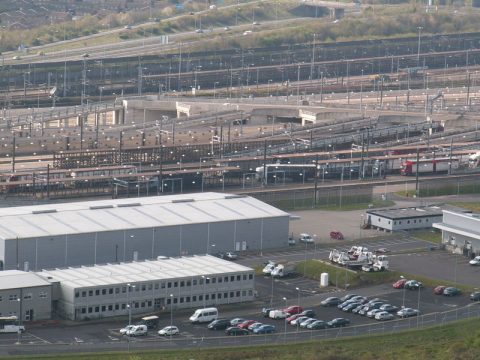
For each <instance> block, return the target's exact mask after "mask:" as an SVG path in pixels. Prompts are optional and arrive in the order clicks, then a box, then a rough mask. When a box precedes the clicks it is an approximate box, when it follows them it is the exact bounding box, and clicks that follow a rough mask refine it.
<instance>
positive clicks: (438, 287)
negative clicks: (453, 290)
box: [433, 285, 446, 295]
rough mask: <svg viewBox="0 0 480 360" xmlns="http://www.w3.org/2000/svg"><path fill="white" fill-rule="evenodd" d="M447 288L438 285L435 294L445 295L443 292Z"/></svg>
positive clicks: (434, 290)
mask: <svg viewBox="0 0 480 360" xmlns="http://www.w3.org/2000/svg"><path fill="white" fill-rule="evenodd" d="M445 288H446V286H444V285H438V286H436V287H435V288H434V289H433V293H434V294H435V295H443V290H445Z"/></svg>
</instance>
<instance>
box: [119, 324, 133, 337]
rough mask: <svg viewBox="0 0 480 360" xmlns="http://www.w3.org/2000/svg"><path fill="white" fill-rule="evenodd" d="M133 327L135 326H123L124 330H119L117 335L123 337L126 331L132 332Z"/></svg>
mask: <svg viewBox="0 0 480 360" xmlns="http://www.w3.org/2000/svg"><path fill="white" fill-rule="evenodd" d="M134 326H135V325H127V326H125V327H124V328H121V329H120V330H119V333H120V334H122V335H125V334H126V333H127V331H130V330H132V329H133V327H134Z"/></svg>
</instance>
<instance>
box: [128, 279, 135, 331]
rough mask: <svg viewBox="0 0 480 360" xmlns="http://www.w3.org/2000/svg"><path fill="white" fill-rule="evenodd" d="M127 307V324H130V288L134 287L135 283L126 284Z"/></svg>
mask: <svg viewBox="0 0 480 360" xmlns="http://www.w3.org/2000/svg"><path fill="white" fill-rule="evenodd" d="M127 286H128V289H127V307H128V325H132V304H131V303H130V290H131V289H132V288H133V289H135V285H132V284H130V283H128V284H127Z"/></svg>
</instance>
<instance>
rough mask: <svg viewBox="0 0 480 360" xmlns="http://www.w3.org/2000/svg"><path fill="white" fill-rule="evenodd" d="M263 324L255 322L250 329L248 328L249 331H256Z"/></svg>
mask: <svg viewBox="0 0 480 360" xmlns="http://www.w3.org/2000/svg"><path fill="white" fill-rule="evenodd" d="M262 325H263V323H261V322H254V323H253V324H251V325H250V326H249V327H248V330H249V331H253V330H254V329H256V328H257V327H259V326H262Z"/></svg>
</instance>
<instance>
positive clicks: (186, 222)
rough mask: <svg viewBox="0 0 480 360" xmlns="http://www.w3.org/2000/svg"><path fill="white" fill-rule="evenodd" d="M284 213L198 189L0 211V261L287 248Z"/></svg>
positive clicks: (86, 261)
mask: <svg viewBox="0 0 480 360" xmlns="http://www.w3.org/2000/svg"><path fill="white" fill-rule="evenodd" d="M288 226H289V214H288V213H286V212H284V211H281V210H279V209H277V208H275V207H273V206H271V205H268V204H266V203H264V202H262V201H260V200H257V199H255V198H252V197H249V196H242V195H228V194H222V193H197V194H188V195H167V196H154V197H145V198H128V199H115V200H96V201H84V202H73V203H55V204H48V205H35V206H22V207H11V208H1V209H0V266H1V267H2V268H3V269H24V270H35V271H39V270H42V269H51V268H57V267H68V266H81V265H93V264H105V263H118V262H126V261H138V260H145V259H156V258H157V256H182V255H193V254H212V253H214V252H227V251H244V250H258V251H262V250H264V249H269V248H278V247H283V246H288Z"/></svg>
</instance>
